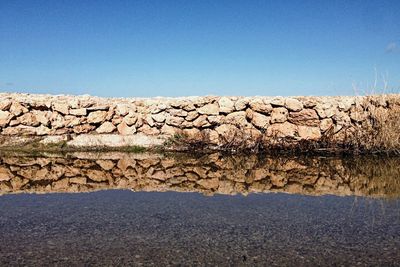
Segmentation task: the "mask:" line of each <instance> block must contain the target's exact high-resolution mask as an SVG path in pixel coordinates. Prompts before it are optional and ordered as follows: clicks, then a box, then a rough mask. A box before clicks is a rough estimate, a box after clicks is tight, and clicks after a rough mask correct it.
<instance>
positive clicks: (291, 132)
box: [267, 121, 297, 138]
mask: <svg viewBox="0 0 400 267" xmlns="http://www.w3.org/2000/svg"><path fill="white" fill-rule="evenodd" d="M296 132H297V126H296V125H294V124H292V123H290V122H287V121H286V122H283V123H275V124H272V125H270V126H269V127H268V128H267V136H269V137H278V138H284V137H290V138H294V137H295V136H296Z"/></svg>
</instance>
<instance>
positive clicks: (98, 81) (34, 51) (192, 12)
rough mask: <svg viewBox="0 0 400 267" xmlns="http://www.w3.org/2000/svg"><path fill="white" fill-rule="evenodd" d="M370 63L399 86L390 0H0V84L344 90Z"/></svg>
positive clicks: (119, 92) (365, 79)
mask: <svg viewBox="0 0 400 267" xmlns="http://www.w3.org/2000/svg"><path fill="white" fill-rule="evenodd" d="M375 68H376V70H377V72H378V74H379V76H380V75H381V74H382V73H385V75H386V74H387V76H388V78H387V80H388V81H389V86H390V87H391V88H392V90H395V91H396V92H399V89H398V88H399V87H400V1H399V0H393V1H385V0H377V1H367V0H359V1H350V0H343V1H334V0H332V1H317V0H316V1H307V0H302V1H300V0H299V1H278V0H276V1H257V0H241V1H234V0H228V1H223V0H210V1H208V0H192V1H189V0H187V1H180V0H176V1H168V0H160V1H151V0H148V1H134V0H129V1H118V0H110V1H101V0H98V1H89V0H79V1H73V0H65V1H61V0H49V1H40V0H36V1H30V0H20V1H19V0H0V92H4V91H19V92H31V93H53V94H91V95H99V96H158V95H161V96H179V95H183V96H184V95H206V94H214V95H335V94H348V95H352V94H354V91H353V87H352V84H353V83H356V84H357V85H358V87H360V90H363V89H368V88H370V87H371V84H372V83H373V80H374V76H375ZM379 80H380V81H381V80H382V79H379Z"/></svg>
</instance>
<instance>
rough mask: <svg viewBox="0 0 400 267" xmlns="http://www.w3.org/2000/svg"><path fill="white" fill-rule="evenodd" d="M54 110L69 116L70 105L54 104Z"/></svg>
mask: <svg viewBox="0 0 400 267" xmlns="http://www.w3.org/2000/svg"><path fill="white" fill-rule="evenodd" d="M53 110H55V111H58V112H60V113H61V114H64V115H68V114H69V105H68V104H67V103H54V104H53Z"/></svg>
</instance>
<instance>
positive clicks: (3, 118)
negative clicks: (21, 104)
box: [0, 110, 12, 127]
mask: <svg viewBox="0 0 400 267" xmlns="http://www.w3.org/2000/svg"><path fill="white" fill-rule="evenodd" d="M11 118H12V116H11V113H10V112H8V111H2V110H0V127H4V126H6V125H7V124H8V123H9V122H10V120H11Z"/></svg>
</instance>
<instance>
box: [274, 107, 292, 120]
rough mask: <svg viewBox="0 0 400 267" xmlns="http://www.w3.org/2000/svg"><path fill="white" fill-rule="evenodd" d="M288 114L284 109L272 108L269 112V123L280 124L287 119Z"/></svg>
mask: <svg viewBox="0 0 400 267" xmlns="http://www.w3.org/2000/svg"><path fill="white" fill-rule="evenodd" d="M288 115H289V112H288V110H287V109H286V108H283V107H279V108H274V109H273V110H272V112H271V123H282V122H285V121H286V120H287V118H288Z"/></svg>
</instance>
